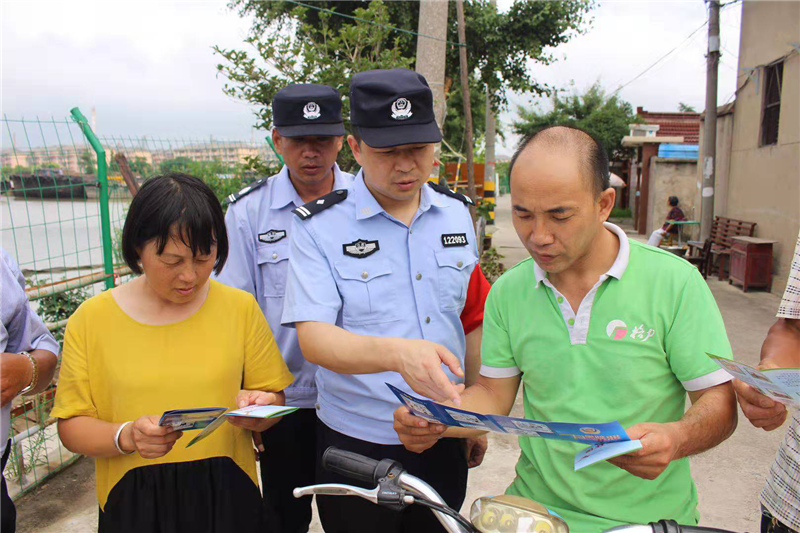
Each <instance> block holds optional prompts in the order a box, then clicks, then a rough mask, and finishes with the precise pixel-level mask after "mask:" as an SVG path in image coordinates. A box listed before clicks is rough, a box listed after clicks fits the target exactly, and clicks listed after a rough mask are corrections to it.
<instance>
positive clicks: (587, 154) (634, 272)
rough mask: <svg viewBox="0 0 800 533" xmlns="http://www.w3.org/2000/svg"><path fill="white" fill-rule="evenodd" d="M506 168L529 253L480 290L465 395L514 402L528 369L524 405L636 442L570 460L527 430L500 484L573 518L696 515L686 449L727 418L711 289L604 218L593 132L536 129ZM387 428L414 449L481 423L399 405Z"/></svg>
mask: <svg viewBox="0 0 800 533" xmlns="http://www.w3.org/2000/svg"><path fill="white" fill-rule="evenodd" d="M510 175H511V202H512V209H513V222H514V227H515V229H516V231H517V234H518V235H519V238H520V240H521V241H522V243H523V244H524V245H525V247H526V248H527V249H528V251H529V252H530V254H531V256H532V257H531V258H530V259H527V260H525V261H523V262H521V263H520V264H518V265H517V266H515V267H514V268H512V269H511V270H509V271H508V272H506V273H505V274H504V275H503V276H501V277H500V279H499V280H498V281H497V282H496V283H495V285H494V286H493V287H492V290H491V292H490V293H489V298H488V301H487V302H486V309H485V315H484V326H483V327H484V333H483V347H482V354H481V355H482V367H481V376H480V378H479V380H478V382H477V383H476V384H475V385H473V386H471V387H469V388H468V389H467V390H466V391H465V392H464V393H463V395H462V407H463V408H465V409H469V410H473V411H478V412H483V413H493V414H508V413H509V412H510V410H511V407H512V406H513V405H514V400H515V398H516V395H517V391H518V389H519V384H520V382H524V384H525V387H524V406H525V417H526V418H531V419H536V420H547V421H556V422H577V423H580V422H584V423H588V422H608V421H612V420H619V421H620V422H621V423H622V424H623V426H625V427H626V428H627V432H628V435H629V436H630V437H631V439H640V440H641V442H642V445H643V448H642V449H641V450H639V451H637V452H634V453H631V454H628V455H624V456H620V457H617V458H614V459H611V460H609V461H608V462H604V463H599V464H596V465H592V466H591V467H588V468H586V469H583V470H581V471H579V472H575V471H574V470H573V460H574V457H575V454H576V453H577V452H578V451H579V450H580V447H579V446H577V445H576V444H575V443H571V442H563V441H555V440H545V439H537V438H529V437H522V438H520V447H521V449H522V454H521V456H520V459H519V462H518V463H517V468H516V471H517V476H516V478H515V479H514V481H513V482H512V484H511V486H510V487H509V488H508V493H510V494H516V495H520V496H523V497H526V498H530V499H533V500H536V501H538V502H540V503H542V504H544V505H545V506H547V507H549V508H550V509H551V510H553V511H555V512H557V513H558V514H559V515H561V516H562V517H563V518H564V519H565V520H566V522H567V524H568V525H569V527H570V529H571V531H573V532H596V531H603V530H605V529H608V528H611V527H614V526H617V525H620V524H624V523H647V522H650V521H656V520H659V519H665V518H666V519H674V520H677V521H678V522H681V523H684V524H696V523H697V521H698V518H699V514H698V512H697V491H696V489H695V485H694V482H693V481H692V478H691V474H690V471H689V459H688V457H689V456H690V455H693V454H697V453H700V452H702V451H705V450H708V449H709V448H712V447H714V446H716V445H717V444H719V443H720V442H722V441H723V440H725V439H726V438H727V437H728V436H730V434H731V433H732V432H733V430H734V429H735V427H736V407H735V397H734V393H733V389H732V387H731V384H730V383H729V377H728V376H727V374H726V373H725V372H724V371H722V370H720V369H719V367H718V366H717V365H716V364H715V363H713V362H712V361H711V360H710V359H709V358H708V357H707V356H706V355H705V352H711V353H714V354H717V355H720V356H723V357H731V348H730V344H729V343H728V339H727V336H726V334H725V326H724V324H723V322H722V317H721V316H720V313H719V310H718V309H717V306H716V303H715V302H714V298H713V296H712V295H711V291H710V290H709V289H708V286H707V285H706V283H705V281H704V280H703V278H702V277H701V276H700V274H699V273H698V271H697V269H695V268H694V267H693V266H692V265H690V264H689V263H687V262H686V261H684V260H683V259H679V258H678V257H676V256H675V255H672V254H670V253H667V252H664V251H661V250H659V249H656V248H653V247H650V246H646V245H643V244H640V243H638V242H634V241H629V240H628V238H627V236H626V235H625V233H624V232H623V231H622V230H621V229H620V228H618V227H617V226H615V225H613V224H609V223H607V222H606V219H607V218H608V216H609V213H610V212H611V208H612V207H613V206H614V199H615V193H614V189H611V188H609V186H608V179H609V170H608V159H607V157H606V155H605V151H604V150H603V148H602V146H600V144H599V143H598V142H597V141H595V140H594V139H593V138H592V137H591V136H590V135H588V134H587V133H585V132H583V131H581V130H577V129H573V128H567V127H554V128H547V129H545V130H542V131H540V132H539V133H537V134H535V135H533V136H532V137H530V138H528V139H526V140H524V141H523V142H522V143H521V144H520V147H519V148H518V150H517V153H516V154H515V155H514V158H513V159H512V161H511V169H510ZM687 392H688V394H689V397H690V399H691V402H692V406H691V408H690V409H689V410H688V411H685V401H686V394H687ZM395 429H396V430H397V432H398V434H399V436H400V440H401V441H402V442H403V444H404V445H405V446H406V448H408V449H410V450H412V451H422V450H424V449H426V448H428V447H430V446H431V445H432V444H433V443H435V442H436V440H437V439H438V438H440V437H441V436H442V435H446V436H448V437H451V436H453V437H473V436H475V435H476V434H478V432H476V431H473V430H464V429H460V428H444V427H443V426H438V425H435V424H428V423H427V422H425V421H424V420H422V419H419V418H416V417H414V416H412V415H411V414H410V413H409V412H408V410H406V409H405V408H400V409H398V410H397V411H396V412H395Z"/></svg>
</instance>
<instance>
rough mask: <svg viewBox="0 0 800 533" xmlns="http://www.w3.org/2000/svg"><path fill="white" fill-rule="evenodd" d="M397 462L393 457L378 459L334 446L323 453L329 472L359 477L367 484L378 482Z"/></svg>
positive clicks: (323, 464)
mask: <svg viewBox="0 0 800 533" xmlns="http://www.w3.org/2000/svg"><path fill="white" fill-rule="evenodd" d="M394 464H396V463H395V461H392V460H391V459H384V460H382V461H376V460H375V459H370V458H369V457H364V456H363V455H360V454H357V453H353V452H348V451H345V450H340V449H338V448H334V447H333V446H331V447H329V448H328V449H327V450H325V453H323V454H322V468H324V469H325V470H327V471H328V472H333V473H334V474H339V475H342V476H345V477H349V478H352V479H357V480H359V481H361V482H364V483H367V484H377V483H378V480H379V479H381V478H382V477H385V476H386V474H387V473H388V472H389V470H391V468H392V466H393V465H394Z"/></svg>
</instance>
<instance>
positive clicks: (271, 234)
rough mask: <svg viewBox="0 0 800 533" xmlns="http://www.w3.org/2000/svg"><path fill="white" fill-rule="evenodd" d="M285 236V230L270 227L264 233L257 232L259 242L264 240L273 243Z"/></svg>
mask: <svg viewBox="0 0 800 533" xmlns="http://www.w3.org/2000/svg"><path fill="white" fill-rule="evenodd" d="M285 238H286V230H283V229H271V230H269V231H268V232H266V233H259V234H258V240H259V241H260V242H265V243H267V244H273V243H276V242H278V241H279V240H281V239H285Z"/></svg>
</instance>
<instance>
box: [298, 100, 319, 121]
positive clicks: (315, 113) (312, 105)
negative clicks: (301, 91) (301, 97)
mask: <svg viewBox="0 0 800 533" xmlns="http://www.w3.org/2000/svg"><path fill="white" fill-rule="evenodd" d="M320 116H322V115H320V112H319V106H318V105H317V103H316V102H309V103H307V104H306V106H305V107H304V108H303V118H304V119H306V120H314V119H317V118H319V117H320Z"/></svg>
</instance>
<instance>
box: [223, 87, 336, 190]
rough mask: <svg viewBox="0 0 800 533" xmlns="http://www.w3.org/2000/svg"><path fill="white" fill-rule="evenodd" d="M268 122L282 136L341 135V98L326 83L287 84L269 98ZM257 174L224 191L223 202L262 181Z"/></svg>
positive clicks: (263, 181) (266, 179) (254, 188)
mask: <svg viewBox="0 0 800 533" xmlns="http://www.w3.org/2000/svg"><path fill="white" fill-rule="evenodd" d="M272 122H273V124H275V128H276V129H277V130H278V133H280V134H281V136H282V137H338V136H342V135H344V133H345V132H344V123H343V122H342V99H341V98H340V97H339V92H338V91H337V90H336V89H334V88H333V87H331V86H330V85H315V84H312V83H300V84H293V85H288V86H286V87H284V88H283V89H281V90H280V91H278V92H277V93H275V97H274V98H273V99H272ZM267 181H268V178H261V179H260V180H258V181H256V182H255V183H253V184H251V185H248V186H247V187H245V188H244V189H242V190H241V191H239V192H237V193H233V194H231V195H228V197H227V198H226V199H225V203H227V204H233V203H236V202H237V201H238V200H239V199H240V198H243V197H244V196H247V195H248V194H250V193H251V192H253V191H254V190H256V189H258V188H259V187H261V186H262V185H264V184H265V183H267Z"/></svg>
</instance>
